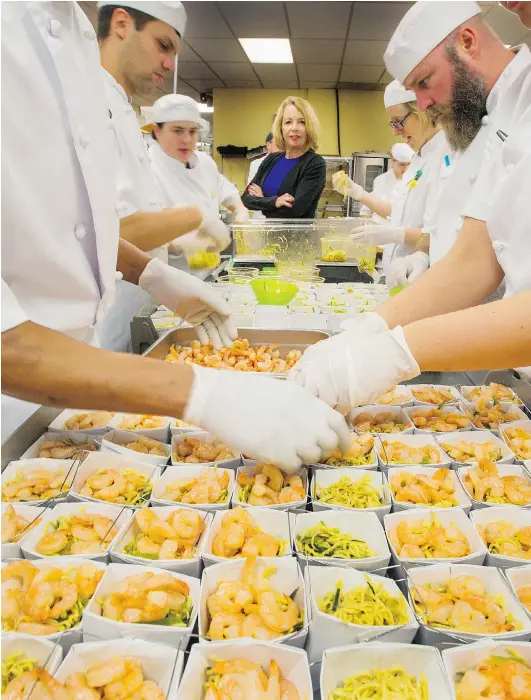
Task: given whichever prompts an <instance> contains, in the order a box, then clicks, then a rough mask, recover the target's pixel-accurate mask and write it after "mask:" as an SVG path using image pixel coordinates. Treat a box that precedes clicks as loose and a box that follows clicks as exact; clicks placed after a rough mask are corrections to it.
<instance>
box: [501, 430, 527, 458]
mask: <svg viewBox="0 0 531 700" xmlns="http://www.w3.org/2000/svg"><path fill="white" fill-rule="evenodd" d="M509 428H523V429H524V430H526V431H527V432H528V433H531V420H516V421H513V422H512V423H504V424H503V425H502V426H501V427H500V430H499V432H500V433H501V437H502V439H503V440H504V442H505V444H506V445H507V447H508V448H509V449H510V450H511V452H512V453H513V454H514V461H515V462H516V463H517V464H524V465H525V461H526V460H525V459H523V458H522V457H519V456H518V455H517V454H516V453H515V451H514V449H513V447H512V445H511V440H510V438H509V437H507V434H506V430H507V429H509Z"/></svg>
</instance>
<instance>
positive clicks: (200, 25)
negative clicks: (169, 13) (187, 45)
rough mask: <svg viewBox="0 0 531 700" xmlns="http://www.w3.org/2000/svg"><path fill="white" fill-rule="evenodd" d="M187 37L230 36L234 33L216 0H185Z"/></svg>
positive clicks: (220, 37)
mask: <svg viewBox="0 0 531 700" xmlns="http://www.w3.org/2000/svg"><path fill="white" fill-rule="evenodd" d="M183 4H184V7H185V10H186V20H187V21H186V38H187V39H191V38H209V39H211V38H218V39H223V38H227V39H228V38H229V37H231V36H232V33H231V31H230V29H229V27H228V26H227V23H226V22H225V20H224V19H223V17H222V15H221V13H220V11H219V10H218V7H217V3H215V2H185V3H183Z"/></svg>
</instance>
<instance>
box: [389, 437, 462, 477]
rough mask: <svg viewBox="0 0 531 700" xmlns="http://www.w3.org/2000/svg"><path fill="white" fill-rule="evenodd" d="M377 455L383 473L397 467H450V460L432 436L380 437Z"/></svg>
mask: <svg viewBox="0 0 531 700" xmlns="http://www.w3.org/2000/svg"><path fill="white" fill-rule="evenodd" d="M376 454H377V455H378V461H379V463H380V467H381V469H382V470H383V471H387V470H388V469H393V468H395V467H406V466H415V465H417V466H426V467H432V468H434V469H439V468H440V467H449V466H450V463H451V461H450V459H448V457H447V456H446V454H445V453H444V451H443V450H442V449H441V447H440V445H439V444H438V443H437V442H436V440H435V439H434V438H433V436H431V435H402V434H400V435H378V436H377V437H376Z"/></svg>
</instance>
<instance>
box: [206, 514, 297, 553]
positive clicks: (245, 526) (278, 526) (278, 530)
mask: <svg viewBox="0 0 531 700" xmlns="http://www.w3.org/2000/svg"><path fill="white" fill-rule="evenodd" d="M292 555H293V550H292V548H291V542H290V537H289V518H288V513H284V512H282V511H276V512H275V513H271V511H270V510H267V509H266V508H260V507H254V508H243V507H242V506H236V507H235V508H232V509H231V510H229V511H219V512H218V513H216V514H215V516H214V520H213V522H212V526H211V528H210V530H209V532H208V536H207V539H206V542H205V546H204V550H203V552H202V559H203V562H204V564H205V566H211V565H212V564H219V563H220V562H223V561H227V560H229V561H232V560H235V559H242V558H245V557H250V556H260V557H291V556H292Z"/></svg>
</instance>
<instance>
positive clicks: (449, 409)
mask: <svg viewBox="0 0 531 700" xmlns="http://www.w3.org/2000/svg"><path fill="white" fill-rule="evenodd" d="M433 409H437V406H431V405H430V406H427V405H423V406H409V407H408V408H404V413H405V414H406V415H407V417H408V418H409V419H410V420H411V422H412V423H413V425H414V428H415V435H453V434H454V433H460V432H461V431H463V430H471V429H472V427H471V426H472V419H471V418H470V417H469V416H468V417H469V419H470V427H469V428H457V429H456V430H454V431H448V432H442V433H441V432H439V431H436V430H430V429H429V428H417V426H416V425H415V424H414V422H413V414H415V415H416V414H419V413H420V414H427V413H429V411H433ZM439 411H440V412H441V413H443V414H444V413H459V414H461V415H462V416H463V417H466V416H465V413H464V412H463V410H462V408H461V406H455V405H453V406H443V407H442V408H440V409H439Z"/></svg>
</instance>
